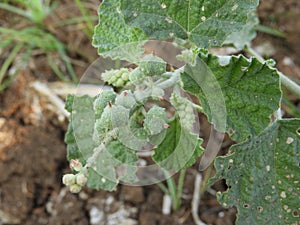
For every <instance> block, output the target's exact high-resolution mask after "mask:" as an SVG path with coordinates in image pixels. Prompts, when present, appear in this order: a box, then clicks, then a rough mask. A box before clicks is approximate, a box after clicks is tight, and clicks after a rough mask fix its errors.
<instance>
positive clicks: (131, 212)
mask: <svg viewBox="0 0 300 225" xmlns="http://www.w3.org/2000/svg"><path fill="white" fill-rule="evenodd" d="M73 2H74V1H68V0H65V1H61V3H60V4H62V6H61V7H59V9H57V11H56V14H55V15H54V16H52V17H53V18H49V22H48V23H49V24H51V20H55V19H58V18H67V17H68V16H72V15H73V14H72V15H69V13H70V12H72V13H76V12H74V10H73V11H72V10H65V9H70V8H74V3H73ZM72 4H73V5H72ZM93 4H95V3H93ZM97 4H98V3H96V5H97ZM96 5H94V9H96V8H97V6H96ZM259 16H260V19H261V23H262V24H264V25H266V26H271V27H273V28H276V29H279V30H281V31H283V32H284V33H285V34H286V39H283V38H278V37H274V36H271V35H267V34H262V33H258V37H257V39H256V40H255V41H254V46H255V47H261V46H264V45H265V44H266V43H268V45H267V46H268V50H270V49H271V50H273V51H271V52H270V51H269V52H267V53H266V54H267V55H268V56H269V57H273V58H274V59H275V60H276V61H277V67H278V68H279V70H281V71H282V72H283V73H285V74H286V75H288V76H290V77H292V78H295V79H299V78H300V69H299V68H300V67H299V66H300V47H299V44H298V41H299V37H300V20H299V19H298V18H299V17H300V1H299V0H285V1H276V0H263V1H261V5H260V7H259ZM3 21H6V22H7V15H5V14H2V12H1V14H0V22H3ZM11 23H12V22H11ZM0 24H1V23H0ZM6 25H8V22H7V23H6ZM51 31H52V32H53V33H54V34H56V35H57V37H58V38H59V39H60V40H61V41H62V42H63V43H72V44H73V43H74V45H73V46H72V47H71V48H70V49H69V54H70V57H72V59H74V62H75V64H76V65H77V66H76V68H75V69H76V73H77V74H82V73H83V70H84V68H87V66H88V65H89V63H91V61H92V60H93V59H96V57H97V56H96V50H95V49H94V48H92V47H91V46H90V44H89V43H90V42H89V40H88V38H87V37H86V36H85V35H83V34H82V33H81V32H79V31H78V30H75V29H74V31H72V32H74V34H73V33H72V34H70V32H71V31H70V30H65V29H63V28H61V29H60V30H55V29H53V30H51ZM270 46H271V47H270ZM76 49H83V51H82V52H81V53H82V54H79V53H78V50H76ZM87 56H88V57H87ZM1 58H3V57H2V56H1ZM0 61H1V59H0ZM44 64H45V58H44V56H43V55H38V56H36V57H34V58H33V60H32V62H31V66H28V67H27V68H25V69H24V70H22V71H21V72H20V74H19V75H18V76H17V78H16V80H15V81H14V82H13V83H12V84H11V85H10V86H9V88H8V89H6V90H5V91H4V92H2V93H1V94H0V225H1V224H23V225H42V224H48V225H74V224H80V225H88V224H92V225H93V224H97V225H98V224H99V225H102V224H103V225H104V224H127V225H128V224H132V225H133V224H140V225H154V224H156V225H173V224H186V225H194V224H195V223H194V222H193V218H192V215H191V198H192V194H193V189H194V179H195V175H194V174H195V171H196V170H197V167H196V166H195V167H194V168H193V167H192V168H190V169H189V170H188V172H187V175H186V178H185V186H184V190H183V204H182V207H181V208H180V209H179V210H178V212H173V213H172V214H171V215H162V199H163V192H162V191H161V190H160V189H159V188H158V187H157V186H156V185H152V186H146V187H129V186H121V185H120V186H119V187H118V190H117V191H115V192H104V191H92V190H90V189H87V188H85V189H84V190H83V191H82V192H81V193H80V194H78V195H74V194H71V193H70V192H69V191H68V190H67V189H66V188H65V187H64V186H63V185H62V183H61V177H62V175H63V174H65V173H68V172H70V169H69V167H68V163H67V160H66V146H65V144H64V141H63V139H64V133H65V131H66V128H67V119H66V118H64V119H62V118H61V117H58V116H57V114H56V113H54V112H53V110H52V108H53V107H52V108H51V104H49V102H48V101H47V100H46V99H45V98H44V97H43V96H41V95H39V94H38V93H37V92H36V91H35V90H33V88H32V87H31V86H30V85H29V84H30V82H32V81H35V80H44V81H53V80H56V77H55V76H54V75H53V74H52V72H51V70H50V69H49V68H47V67H46V66H44ZM41 65H42V66H41ZM288 97H289V100H290V101H291V103H292V104H293V105H294V106H296V107H298V109H299V108H300V100H299V99H297V98H296V97H294V96H293V95H291V94H289V93H288ZM283 108H284V109H285V116H291V110H289V108H288V107H287V106H284V107H283ZM201 120H205V118H204V117H201ZM204 123H205V121H204ZM204 127H205V125H204V126H203V128H202V129H204ZM203 132H204V133H205V131H203ZM227 148H228V145H224V149H223V150H222V151H223V152H225V151H226V149H227ZM212 188H213V189H214V190H222V191H223V190H226V185H225V184H224V182H222V181H220V182H219V183H217V184H215V185H214V186H213V187H212ZM235 214H236V210H235V209H234V208H230V209H224V208H222V207H221V206H220V205H219V204H218V202H217V200H216V197H215V196H214V195H212V194H210V193H209V192H205V193H204V194H203V196H202V199H201V203H200V207H199V215H200V217H201V219H202V220H203V221H204V222H205V223H207V224H214V225H231V224H234V221H235Z"/></svg>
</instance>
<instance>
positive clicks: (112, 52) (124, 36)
mask: <svg viewBox="0 0 300 225" xmlns="http://www.w3.org/2000/svg"><path fill="white" fill-rule="evenodd" d="M119 7H120V1H119V0H105V1H103V2H102V3H101V5H100V7H99V11H98V14H99V24H98V25H97V26H96V27H95V31H94V36H93V46H94V47H96V48H98V53H99V54H100V55H102V56H104V57H111V58H113V59H115V58H119V59H126V60H129V61H130V62H136V61H137V60H138V59H139V56H140V55H141V54H142V53H143V49H142V48H141V45H142V43H144V41H145V40H146V37H145V35H144V34H143V31H141V30H140V29H138V28H134V27H129V26H128V25H127V24H126V23H125V21H124V18H123V15H122V14H121V13H120V9H119Z"/></svg>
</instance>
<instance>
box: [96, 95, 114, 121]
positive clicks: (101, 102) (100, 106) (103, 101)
mask: <svg viewBox="0 0 300 225" xmlns="http://www.w3.org/2000/svg"><path fill="white" fill-rule="evenodd" d="M115 98H116V93H115V92H114V91H112V90H105V91H103V92H102V93H101V94H100V95H99V96H98V97H97V98H96V99H95V101H94V110H95V117H96V119H98V118H100V116H101V114H102V113H103V110H104V108H105V107H106V106H107V104H108V103H109V102H110V103H113V102H114V100H115Z"/></svg>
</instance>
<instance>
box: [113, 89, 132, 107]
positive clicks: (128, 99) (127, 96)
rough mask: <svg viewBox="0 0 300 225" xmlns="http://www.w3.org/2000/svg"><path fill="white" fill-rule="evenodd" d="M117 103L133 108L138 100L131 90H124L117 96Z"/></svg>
mask: <svg viewBox="0 0 300 225" xmlns="http://www.w3.org/2000/svg"><path fill="white" fill-rule="evenodd" d="M115 104H116V105H121V106H124V107H125V108H127V109H131V108H132V107H133V106H134V105H135V104H136V100H135V97H134V95H133V94H132V92H131V91H122V92H121V93H120V94H119V95H118V96H117V98H116V102H115Z"/></svg>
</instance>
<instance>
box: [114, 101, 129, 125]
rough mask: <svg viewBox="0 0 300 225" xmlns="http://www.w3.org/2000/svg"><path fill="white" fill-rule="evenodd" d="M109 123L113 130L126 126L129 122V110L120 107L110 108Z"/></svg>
mask: <svg viewBox="0 0 300 225" xmlns="http://www.w3.org/2000/svg"><path fill="white" fill-rule="evenodd" d="M111 121H112V122H111V124H112V127H114V128H117V127H123V126H126V125H127V124H128V121H129V109H126V108H125V107H124V106H121V105H114V106H112V111H111Z"/></svg>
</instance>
